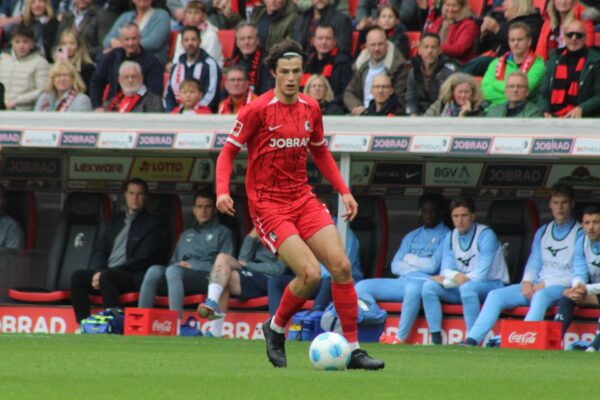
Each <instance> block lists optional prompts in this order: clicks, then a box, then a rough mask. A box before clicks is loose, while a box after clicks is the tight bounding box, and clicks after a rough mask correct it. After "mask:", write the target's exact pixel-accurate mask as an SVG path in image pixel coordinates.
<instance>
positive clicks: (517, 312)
mask: <svg viewBox="0 0 600 400" xmlns="http://www.w3.org/2000/svg"><path fill="white" fill-rule="evenodd" d="M557 311H558V307H550V308H549V309H548V310H547V311H546V317H553V316H554V315H555V314H556V312H557ZM528 312H529V307H515V308H511V309H509V310H504V311H502V315H505V316H509V317H520V318H523V317H525V316H526V315H527V313H528Z"/></svg>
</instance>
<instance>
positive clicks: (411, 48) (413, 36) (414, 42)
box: [406, 31, 421, 58]
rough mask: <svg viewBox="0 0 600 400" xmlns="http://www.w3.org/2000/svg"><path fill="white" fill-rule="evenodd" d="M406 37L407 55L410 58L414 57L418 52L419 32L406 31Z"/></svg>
mask: <svg viewBox="0 0 600 400" xmlns="http://www.w3.org/2000/svg"><path fill="white" fill-rule="evenodd" d="M406 36H408V55H409V56H410V58H413V57H415V56H416V55H417V54H418V51H419V39H420V38H421V32H419V31H407V32H406Z"/></svg>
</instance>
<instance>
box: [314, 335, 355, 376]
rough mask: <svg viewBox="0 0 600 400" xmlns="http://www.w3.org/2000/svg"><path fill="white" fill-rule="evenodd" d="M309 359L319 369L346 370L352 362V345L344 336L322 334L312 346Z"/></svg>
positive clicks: (315, 339)
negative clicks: (349, 362)
mask: <svg viewBox="0 0 600 400" xmlns="http://www.w3.org/2000/svg"><path fill="white" fill-rule="evenodd" d="M308 358H309V359H310V362H311V363H312V364H313V365H314V366H315V368H317V369H323V370H326V371H340V370H343V369H346V366H347V365H348V361H350V345H349V344H348V341H347V340H346V339H345V338H344V337H343V336H342V335H339V334H337V333H334V332H325V333H321V334H320V335H319V336H317V337H316V338H314V340H313V341H312V343H311V344H310V349H309V350H308Z"/></svg>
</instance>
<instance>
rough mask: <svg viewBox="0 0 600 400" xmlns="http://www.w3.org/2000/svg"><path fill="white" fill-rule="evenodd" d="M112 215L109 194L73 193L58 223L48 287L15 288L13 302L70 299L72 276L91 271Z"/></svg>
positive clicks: (47, 279) (49, 263)
mask: <svg viewBox="0 0 600 400" xmlns="http://www.w3.org/2000/svg"><path fill="white" fill-rule="evenodd" d="M110 216H111V206H110V199H109V198H108V195H107V194H105V193H71V194H69V195H68V197H67V200H66V201H65V204H64V207H63V211H62V213H61V214H60V217H59V219H58V222H57V224H56V232H55V234H54V238H53V240H52V245H51V248H50V253H49V255H48V267H47V270H46V274H45V282H46V283H45V287H44V288H15V289H10V290H9V291H8V295H9V297H10V298H11V299H13V300H18V301H25V302H32V303H48V302H57V301H63V300H68V299H69V298H70V291H69V289H70V286H71V274H72V273H73V271H75V270H77V269H81V268H88V267H89V263H90V260H91V256H92V252H93V249H94V245H95V244H96V241H97V239H98V237H99V233H100V231H101V229H103V228H104V226H105V224H106V222H108V220H109V219H110Z"/></svg>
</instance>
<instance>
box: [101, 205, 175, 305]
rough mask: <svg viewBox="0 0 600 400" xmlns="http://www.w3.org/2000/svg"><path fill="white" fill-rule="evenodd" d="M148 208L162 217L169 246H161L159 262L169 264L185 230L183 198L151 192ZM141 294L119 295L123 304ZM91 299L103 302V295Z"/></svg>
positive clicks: (130, 302)
mask: <svg viewBox="0 0 600 400" xmlns="http://www.w3.org/2000/svg"><path fill="white" fill-rule="evenodd" d="M146 210H147V211H148V213H150V214H151V215H154V216H155V217H158V218H160V219H161V221H162V223H163V231H162V233H161V236H162V238H161V243H168V246H163V247H162V248H161V251H160V256H159V261H158V263H159V264H160V265H168V264H169V260H170V258H171V254H172V253H173V250H174V249H175V246H176V245H177V241H178V240H179V236H180V235H181V232H183V214H182V212H181V200H180V199H179V196H178V195H177V194H151V195H150V196H148V201H147V202H146ZM139 295H140V294H139V292H130V293H123V294H122V295H121V296H119V302H120V303H121V304H135V303H137V301H138V299H139V297H140V296H139ZM160 297H162V296H160ZM165 298H166V297H165ZM90 301H91V303H92V304H102V296H98V295H91V296H90ZM161 301H162V299H161ZM168 304H169V301H168V298H167V305H168Z"/></svg>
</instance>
